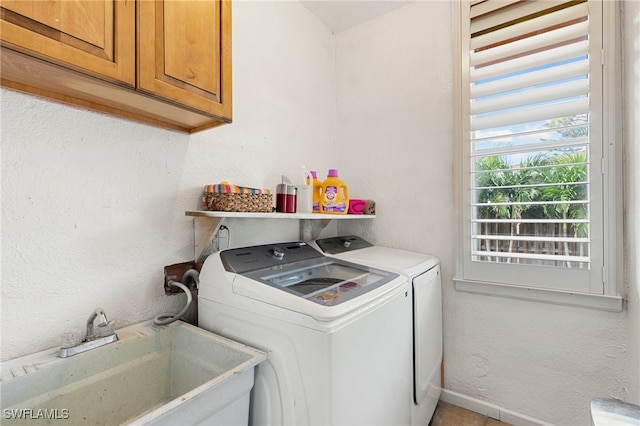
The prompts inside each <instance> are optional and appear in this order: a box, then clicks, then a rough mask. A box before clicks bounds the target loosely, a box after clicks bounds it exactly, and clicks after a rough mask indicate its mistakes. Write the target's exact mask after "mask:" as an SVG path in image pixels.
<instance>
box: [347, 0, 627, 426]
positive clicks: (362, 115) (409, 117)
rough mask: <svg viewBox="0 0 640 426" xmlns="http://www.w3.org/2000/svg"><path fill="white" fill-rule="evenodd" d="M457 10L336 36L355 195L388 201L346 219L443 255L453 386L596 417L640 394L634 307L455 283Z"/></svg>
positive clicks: (414, 11)
mask: <svg viewBox="0 0 640 426" xmlns="http://www.w3.org/2000/svg"><path fill="white" fill-rule="evenodd" d="M634 9H636V7H635V5H634ZM451 13H452V11H451V3H450V2H442V1H419V2H416V3H413V4H410V5H408V6H405V7H403V8H401V9H398V10H396V11H394V12H391V13H389V14H386V15H384V16H382V17H380V18H379V19H376V20H373V21H369V22H367V23H365V24H362V25H360V26H357V27H354V28H352V29H349V30H346V31H344V32H342V33H339V34H338V35H337V37H336V67H337V79H338V83H337V99H338V110H337V120H338V121H337V123H338V124H337V129H336V135H337V137H336V142H337V144H336V146H337V156H338V159H339V160H338V161H339V163H340V167H341V168H342V169H344V170H345V173H344V175H347V173H348V174H349V176H348V177H346V176H345V179H346V180H347V181H348V183H349V184H350V190H351V192H352V194H357V195H362V197H363V198H372V199H374V200H375V201H376V203H377V206H378V207H379V208H378V218H377V219H376V220H375V221H374V222H371V223H369V222H367V223H366V224H363V223H353V224H352V223H344V224H343V223H340V224H339V225H338V228H339V230H340V231H341V232H345V233H346V232H355V233H359V234H361V235H363V236H365V238H370V239H371V240H373V242H375V243H378V244H383V245H389V246H394V247H400V248H405V249H410V250H416V251H421V252H425V253H430V254H433V255H435V256H437V257H439V258H440V259H441V261H442V264H443V304H444V306H443V309H444V357H445V360H444V363H445V386H446V389H448V390H451V391H454V392H457V393H460V394H463V395H465V396H467V397H470V398H473V399H475V400H477V401H480V402H481V403H483V404H485V403H486V404H487V405H493V406H498V407H501V408H502V409H503V413H506V412H507V411H511V412H512V413H510V414H515V415H517V416H519V418H520V420H521V421H524V420H523V419H525V418H526V417H532V418H535V419H538V420H540V421H546V422H550V423H556V424H561V425H577V424H589V423H590V421H589V412H588V407H589V401H590V400H591V399H592V398H593V397H596V396H605V397H608V396H612V397H617V398H623V399H626V400H631V401H636V402H637V401H638V391H637V386H638V385H637V383H638V380H637V378H638V370H639V367H638V358H637V353H638V351H637V339H638V336H637V329H638V327H637V323H638V319H637V317H636V318H635V319H632V316H633V315H637V312H638V310H637V307H636V308H633V310H632V311H630V312H623V313H607V312H600V311H595V310H588V309H579V308H570V307H565V306H556V305H549V304H542V303H533V302H525V301H518V300H512V299H506V298H498V297H488V296H481V295H474V294H469V293H462V292H457V291H455V290H454V288H453V281H452V277H453V265H454V257H453V256H454V253H453V235H454V233H453V227H454V226H455V225H456V224H455V222H454V218H453V212H454V205H453V198H452V193H453V191H454V187H453V170H452V167H453V162H454V159H453V143H454V140H453V125H454V124H453V107H452V100H453V98H452V81H451V78H452V75H453V69H452V55H453V54H454V52H453V48H452V45H453V42H452V31H451V27H452V16H451ZM636 28H637V27H636ZM635 31H637V29H636V30H635ZM636 34H637V33H636ZM631 39H632V40H635V43H636V44H635V48H634V49H636V53H635V54H636V57H637V49H638V47H637V41H638V37H637V35H636V36H634V37H632V38H631ZM634 72H635V76H636V83H634V84H635V85H636V86H637V75H638V74H637V68H635V71H634ZM635 116H636V117H637V111H636V112H635ZM636 131H637V130H636ZM636 140H637V138H636ZM633 151H634V152H636V151H637V147H636V148H633ZM636 154H637V152H636ZM634 161H637V155H636V160H634ZM636 166H637V165H636ZM634 179H636V180H635V181H634V182H637V176H636V177H634ZM631 186H632V187H633V188H634V189H633V190H634V191H636V193H637V188H636V186H637V184H633V185H631ZM634 198H637V195H636V196H635V197H634ZM636 202H637V200H636ZM637 213H638V208H637V206H636V207H635V217H638V214H637ZM636 226H637V225H636ZM635 235H636V236H637V232H636V234H635ZM629 247H637V240H636V241H631V242H629V245H628V248H629ZM635 268H636V267H635V266H634V267H632V268H631V269H632V270H634V271H635ZM634 273H636V274H637V271H636V272H634ZM629 284H630V286H631V287H632V289H633V290H632V291H633V292H634V294H635V295H637V280H630V282H629ZM636 298H637V296H636ZM636 305H637V303H636ZM628 322H631V323H635V324H636V325H635V333H636V334H635V335H634V336H630V335H629V334H628V333H629V331H628V328H627V327H628ZM634 347H635V350H633V351H632V353H631V354H629V353H628V351H629V350H631V349H632V348H634ZM629 355H631V356H634V355H635V358H629Z"/></svg>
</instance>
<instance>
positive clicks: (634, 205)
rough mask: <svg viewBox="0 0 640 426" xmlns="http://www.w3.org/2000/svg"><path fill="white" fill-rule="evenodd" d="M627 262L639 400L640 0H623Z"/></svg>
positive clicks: (634, 392)
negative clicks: (639, 118) (639, 0)
mask: <svg viewBox="0 0 640 426" xmlns="http://www.w3.org/2000/svg"><path fill="white" fill-rule="evenodd" d="M622 17H623V22H622V24H623V27H624V35H625V36H624V45H623V51H624V69H623V71H624V93H625V94H626V99H625V102H624V106H625V114H624V117H623V120H624V141H625V155H624V157H625V176H626V183H625V188H624V189H625V198H626V203H625V205H626V212H625V241H624V245H625V253H626V254H625V264H626V276H625V279H626V285H627V290H628V299H629V301H628V303H627V307H628V310H629V312H628V318H629V329H628V337H627V341H628V345H629V355H628V367H627V371H628V372H629V385H628V386H629V394H630V398H631V400H632V401H635V402H636V403H640V367H638V365H640V249H639V248H640V172H639V171H640V120H638V117H639V116H640V2H638V1H629V0H627V1H625V2H624V3H623V13H622Z"/></svg>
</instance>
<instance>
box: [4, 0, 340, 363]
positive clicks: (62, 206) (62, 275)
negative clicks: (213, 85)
mask: <svg viewBox="0 0 640 426" xmlns="http://www.w3.org/2000/svg"><path fill="white" fill-rule="evenodd" d="M233 44H234V51H233V61H234V69H233V73H234V74H233V79H234V123H233V124H232V125H228V126H224V127H221V128H218V129H212V130H209V131H205V132H202V133H199V134H197V135H194V136H188V135H184V134H180V133H176V132H171V131H166V130H161V129H157V128H153V127H150V126H147V125H143V124H138V123H133V122H129V121H125V120H121V119H115V118H111V117H108V116H105V115H101V114H96V113H93V112H88V111H84V110H79V109H75V108H70V107H67V106H62V105H59V104H55V103H51V102H49V101H44V100H41V99H37V98H35V97H32V96H27V95H23V94H20V93H17V92H13V91H10V90H6V89H2V90H1V91H0V94H1V96H2V98H1V101H0V107H1V111H2V117H1V122H0V123H1V126H2V128H1V140H2V151H1V155H2V199H1V201H2V311H1V317H2V318H1V330H0V333H1V334H2V348H1V349H2V359H3V360H7V359H11V358H14V357H17V356H20V355H23V354H27V353H32V352H36V351H39V350H43V349H46V348H50V347H55V346H58V345H59V344H60V342H61V336H62V333H65V332H77V333H78V334H81V333H82V331H83V327H84V323H85V321H86V319H87V317H88V316H89V314H90V313H91V311H92V310H93V309H94V308H95V307H98V306H100V307H102V308H103V309H105V311H106V312H107V315H108V316H109V317H110V319H113V320H115V321H116V326H117V327H122V326H125V325H128V324H131V323H135V322H139V321H142V320H146V319H149V318H152V317H154V316H155V315H157V314H158V313H160V312H164V311H170V312H171V311H172V312H177V311H178V310H179V308H180V306H181V303H183V302H184V297H183V296H173V297H167V296H165V295H164V292H163V288H162V284H163V272H162V271H163V267H164V266H165V265H169V264H172V263H177V262H183V261H188V260H192V259H193V231H192V228H191V219H190V218H188V217H185V216H184V211H185V210H194V209H197V208H198V207H199V202H200V200H199V197H200V194H201V191H202V186H203V185H205V184H207V183H216V182H219V181H221V180H223V179H224V180H228V181H230V182H233V183H238V184H246V185H253V186H259V187H266V188H272V189H275V185H276V184H277V183H278V181H279V180H280V174H282V173H285V174H287V175H289V177H291V178H295V177H297V176H294V175H295V174H297V173H300V172H301V169H300V166H301V164H305V165H307V166H309V167H317V168H319V169H326V168H328V167H330V166H331V165H332V164H333V163H332V161H333V158H334V149H333V140H334V132H335V119H334V117H335V111H334V109H335V97H334V96H335V95H334V94H335V89H334V86H335V66H334V37H333V35H332V34H331V33H330V32H329V31H328V30H327V29H326V28H325V27H324V26H323V25H322V24H320V23H319V22H318V21H317V20H316V19H315V18H314V17H313V16H311V14H310V13H309V12H308V10H307V9H306V8H304V7H303V6H302V5H301V4H299V3H298V2H264V1H260V2H248V1H241V2H235V3H234V10H233ZM311 146H313V147H314V149H310V147H311ZM228 225H229V227H230V228H231V231H232V241H233V242H234V244H236V245H239V244H242V243H243V242H244V243H246V244H251V243H253V242H270V241H275V240H276V239H297V238H298V228H297V223H294V221H291V222H289V221H276V222H274V221H268V222H267V221H264V220H256V221H252V222H251V223H243V224H242V227H240V224H239V223H238V222H234V221H230V222H229V224H228Z"/></svg>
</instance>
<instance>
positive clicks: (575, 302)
mask: <svg viewBox="0 0 640 426" xmlns="http://www.w3.org/2000/svg"><path fill="white" fill-rule="evenodd" d="M453 281H454V283H455V289H456V290H458V291H464V292H467V293H475V294H484V295H488V296H499V297H508V298H512V299H520V300H529V301H533V302H542V303H553V304H556V305H567V306H576V307H582V308H588V309H597V310H601V311H608V312H622V308H623V299H622V297H620V296H604V295H601V294H588V293H572V292H566V291H559V290H549V289H542V288H533V287H522V286H515V285H507V284H497V283H490V282H482V281H468V280H462V279H459V278H454V279H453Z"/></svg>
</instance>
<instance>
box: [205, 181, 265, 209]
mask: <svg viewBox="0 0 640 426" xmlns="http://www.w3.org/2000/svg"><path fill="white" fill-rule="evenodd" d="M202 206H203V207H204V208H205V209H206V210H209V211H223V212H265V213H266V212H271V211H273V195H272V194H271V191H269V190H268V189H257V188H247V187H244V186H237V185H231V184H229V183H228V182H222V183H219V184H216V185H205V187H204V197H203V199H202Z"/></svg>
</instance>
